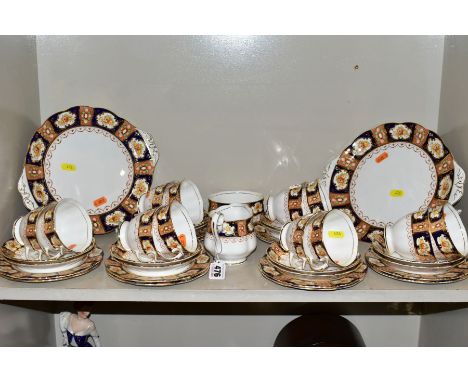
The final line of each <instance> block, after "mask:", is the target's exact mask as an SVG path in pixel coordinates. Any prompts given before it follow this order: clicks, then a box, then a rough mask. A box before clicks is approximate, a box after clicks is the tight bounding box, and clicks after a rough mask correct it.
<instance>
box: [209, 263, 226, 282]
mask: <svg viewBox="0 0 468 382" xmlns="http://www.w3.org/2000/svg"><path fill="white" fill-rule="evenodd" d="M225 277H226V264H225V263H224V261H221V260H216V261H214V262H213V263H211V264H210V274H209V279H210V280H224V278H225Z"/></svg>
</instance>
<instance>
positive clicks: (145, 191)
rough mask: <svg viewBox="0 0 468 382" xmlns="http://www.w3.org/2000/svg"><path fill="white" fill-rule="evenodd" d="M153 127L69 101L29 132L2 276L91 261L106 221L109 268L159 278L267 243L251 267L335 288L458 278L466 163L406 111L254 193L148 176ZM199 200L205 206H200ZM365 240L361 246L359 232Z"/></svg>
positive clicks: (24, 277) (79, 267) (42, 275)
mask: <svg viewBox="0 0 468 382" xmlns="http://www.w3.org/2000/svg"><path fill="white" fill-rule="evenodd" d="M158 159H159V154H158V149H157V147H156V144H155V142H154V140H153V138H152V137H151V136H150V135H149V134H148V133H146V132H144V131H142V130H139V129H137V128H136V127H135V126H133V125H132V124H131V123H130V122H128V121H126V120H125V119H123V118H121V117H119V116H118V115H117V114H115V113H113V112H111V111H109V110H107V109H102V108H94V107H90V106H75V107H72V108H70V109H68V110H65V111H61V112H58V113H55V114H54V115H52V116H51V117H50V118H48V119H47V120H46V121H45V122H44V123H43V124H42V125H41V127H40V128H39V129H37V131H36V132H35V133H34V135H33V137H32V139H31V141H30V143H29V146H28V150H27V154H26V158H25V162H24V168H23V171H22V174H21V177H20V179H19V182H18V190H19V192H20V194H21V197H22V199H23V202H24V204H25V206H26V207H27V208H28V209H29V211H30V212H28V213H27V214H25V215H24V216H22V217H20V218H19V219H17V220H16V221H15V222H14V224H13V229H12V234H13V238H12V239H10V240H8V241H7V242H5V243H4V244H3V246H2V248H1V254H2V256H1V257H0V276H3V277H5V278H8V279H10V280H15V281H23V282H49V281H58V280H65V279H68V278H72V277H77V276H80V275H83V274H85V273H87V272H90V271H92V270H93V269H95V268H96V267H98V266H99V264H100V263H101V261H102V259H103V251H102V250H101V249H100V248H99V247H98V246H97V245H96V242H95V240H94V235H101V234H106V233H110V232H115V231H117V234H118V238H117V239H116V241H115V243H114V244H112V245H111V247H110V250H109V254H110V255H109V257H108V258H107V259H106V260H105V266H106V271H107V273H108V275H109V276H110V277H112V278H114V279H116V280H118V281H121V282H125V283H130V284H134V285H145V286H167V285H175V284H180V283H185V282H189V281H193V280H195V279H197V278H199V277H202V276H204V275H206V273H208V270H209V268H210V264H211V263H212V261H214V260H216V261H220V262H223V263H225V264H228V265H232V266H236V265H237V264H241V263H244V262H245V261H246V260H247V258H248V257H249V256H250V255H251V254H252V253H253V252H254V251H255V249H256V247H257V238H258V239H260V240H263V241H266V242H268V243H270V247H269V248H268V250H267V253H266V254H265V255H264V256H263V257H262V258H261V259H260V262H259V266H260V272H261V274H262V275H263V276H264V277H266V278H267V279H269V280H271V281H273V282H275V283H277V284H280V285H283V286H287V287H291V288H297V289H305V290H335V289H341V288H347V287H351V286H353V285H355V284H357V283H359V282H360V281H362V280H363V278H364V277H365V274H366V271H367V265H369V266H370V267H371V268H372V269H373V270H375V271H376V272H378V273H380V274H382V275H384V276H387V277H392V278H396V279H399V280H403V281H409V282H421V283H422V282H424V283H439V282H452V281H457V280H461V279H464V278H466V277H468V271H467V269H468V266H467V264H466V256H467V254H468V235H467V232H466V230H465V227H464V225H463V222H462V221H461V218H460V215H459V212H458V211H457V210H456V209H455V208H454V207H453V204H455V203H456V202H457V201H458V200H460V198H461V197H462V195H463V188H464V181H465V173H464V171H463V170H462V169H461V167H460V166H459V165H458V164H457V162H456V161H455V160H454V158H453V155H452V153H450V151H449V150H448V148H447V147H446V146H445V144H444V143H443V141H442V139H441V138H440V137H439V136H438V135H437V134H436V133H435V132H432V131H430V130H428V129H426V128H424V127H423V126H421V125H418V124H416V123H411V122H405V123H387V124H383V125H380V126H377V127H375V128H373V129H371V130H368V131H365V132H363V133H362V134H361V135H360V136H359V137H357V138H356V139H355V140H354V141H353V142H352V143H351V144H350V145H349V146H347V147H346V148H345V149H344V150H343V152H342V153H341V154H340V155H339V156H338V157H337V158H336V159H334V160H333V161H331V162H330V163H329V164H328V166H327V167H326V169H325V171H324V173H323V175H322V177H320V178H319V179H316V180H314V181H306V182H303V183H301V184H296V185H292V186H290V187H288V188H286V189H284V190H283V191H281V192H279V193H276V194H272V195H266V196H264V195H263V194H261V193H258V192H253V191H222V192H217V193H213V194H211V195H209V196H208V198H207V203H204V200H203V197H202V195H201V193H200V191H199V189H198V187H197V186H196V184H195V183H194V182H193V181H191V180H187V179H186V180H182V181H172V182H168V183H166V184H162V185H154V183H155V182H154V171H155V169H156V164H157V162H158ZM205 205H207V207H208V208H207V211H205V208H204V206H205ZM359 241H364V242H368V243H370V247H369V249H368V250H367V252H366V253H365V255H364V256H361V255H360V254H359V252H358V242H359Z"/></svg>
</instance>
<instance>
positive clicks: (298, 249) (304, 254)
mask: <svg viewBox="0 0 468 382" xmlns="http://www.w3.org/2000/svg"><path fill="white" fill-rule="evenodd" d="M280 243H281V246H282V247H283V248H284V249H285V250H287V251H290V252H291V253H292V255H293V256H296V257H297V258H299V259H300V260H301V261H302V269H304V267H305V263H306V261H308V262H309V264H310V267H311V268H312V269H313V270H323V269H325V268H327V267H328V266H329V265H330V263H329V261H331V263H332V264H333V265H336V266H339V267H346V266H348V265H350V264H352V263H353V262H354V261H355V260H356V258H357V256H358V237H357V232H356V229H355V228H354V225H353V222H352V221H351V219H350V218H349V217H348V215H346V214H345V213H344V212H342V211H340V210H331V211H319V212H317V213H315V214H310V215H307V216H304V217H302V218H299V219H297V220H295V221H293V222H290V223H287V224H286V225H285V226H284V227H283V229H282V230H281V242H280ZM291 264H293V261H291Z"/></svg>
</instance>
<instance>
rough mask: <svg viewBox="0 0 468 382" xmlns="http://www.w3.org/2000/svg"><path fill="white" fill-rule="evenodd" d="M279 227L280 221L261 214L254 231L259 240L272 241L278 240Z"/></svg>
mask: <svg viewBox="0 0 468 382" xmlns="http://www.w3.org/2000/svg"><path fill="white" fill-rule="evenodd" d="M281 228H283V225H282V224H281V223H280V222H278V221H272V220H270V219H268V218H267V217H266V216H265V215H264V214H262V215H261V217H260V221H259V222H258V224H257V225H256V226H255V233H256V234H257V237H258V238H259V239H260V240H262V241H264V242H266V243H273V242H276V241H279V238H280V233H281Z"/></svg>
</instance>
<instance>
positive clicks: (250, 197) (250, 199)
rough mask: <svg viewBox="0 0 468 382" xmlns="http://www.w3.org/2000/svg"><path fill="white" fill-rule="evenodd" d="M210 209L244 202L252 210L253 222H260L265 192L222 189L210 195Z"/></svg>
mask: <svg viewBox="0 0 468 382" xmlns="http://www.w3.org/2000/svg"><path fill="white" fill-rule="evenodd" d="M208 204H209V206H208V211H214V210H216V209H217V208H218V207H221V206H226V205H228V204H244V205H246V206H247V207H249V208H250V209H251V210H252V222H253V223H254V224H255V223H258V222H259V220H260V217H261V214H262V212H263V194H261V193H259V192H254V191H222V192H217V193H215V194H211V195H210V196H208Z"/></svg>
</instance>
